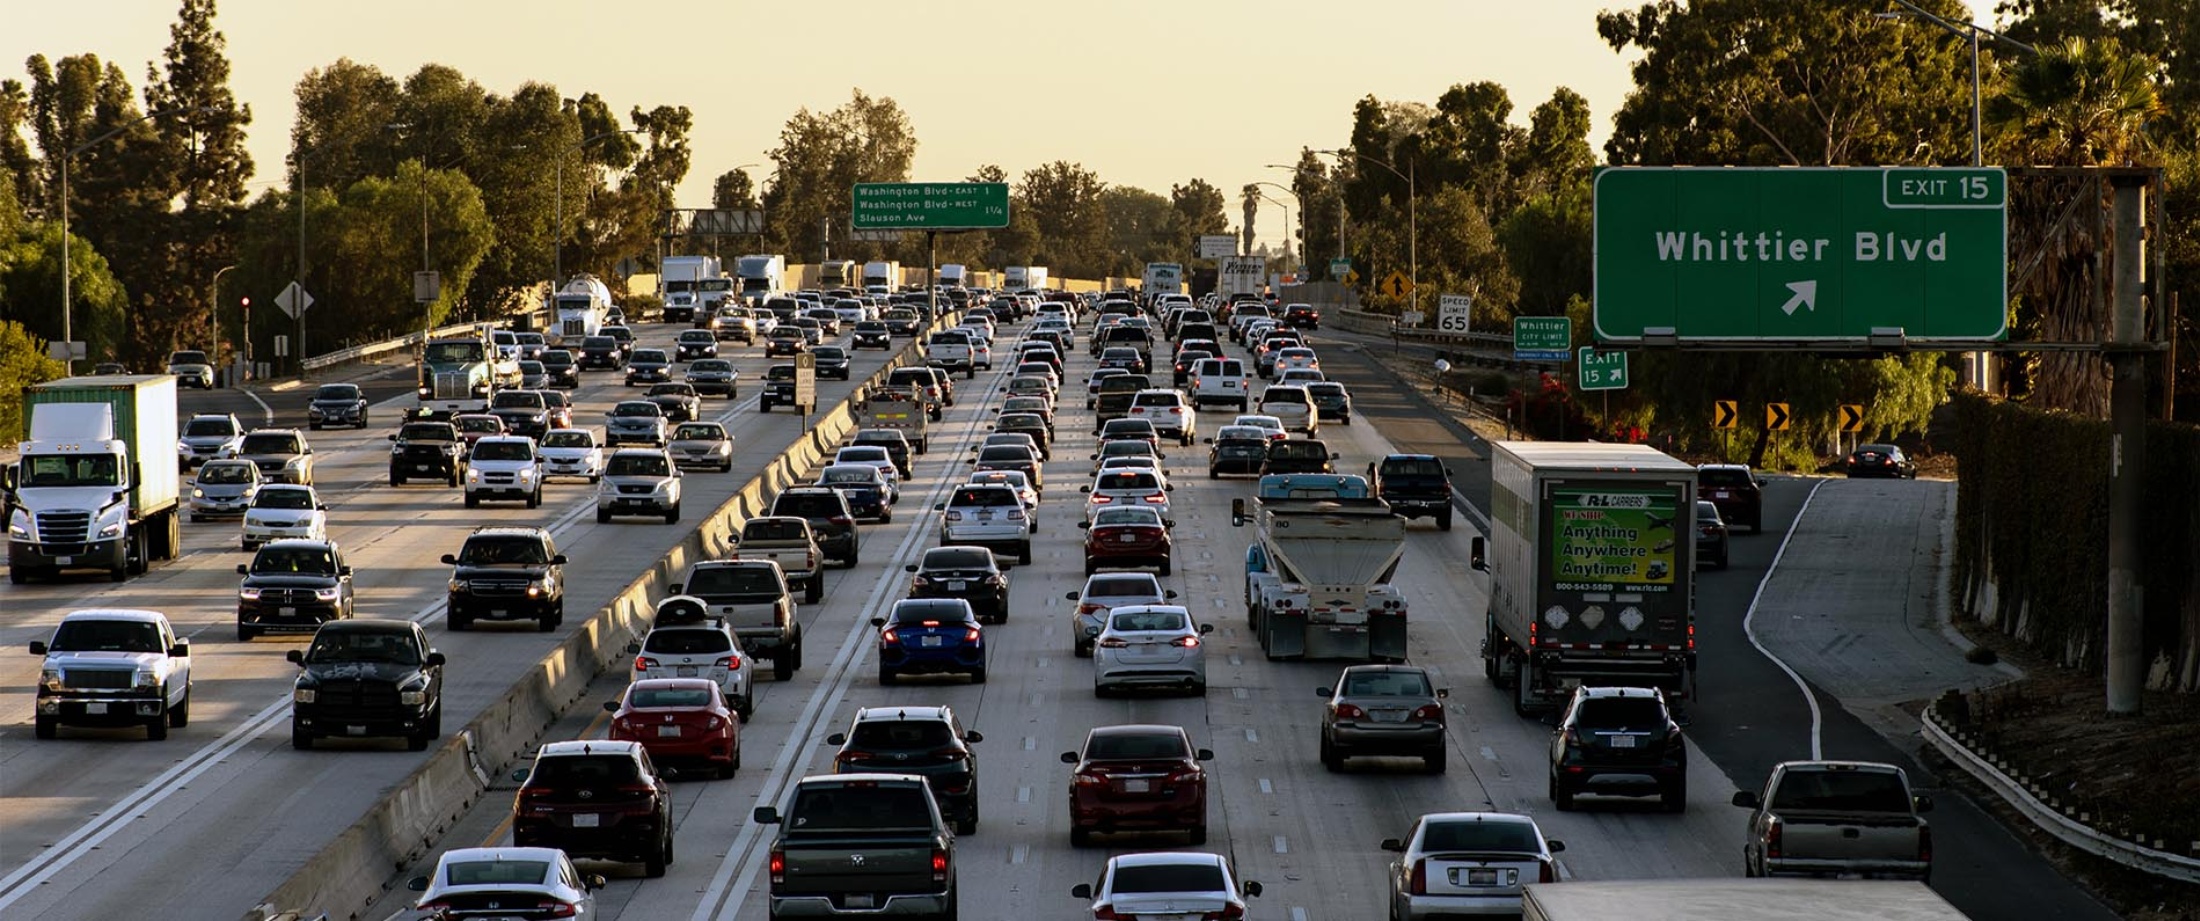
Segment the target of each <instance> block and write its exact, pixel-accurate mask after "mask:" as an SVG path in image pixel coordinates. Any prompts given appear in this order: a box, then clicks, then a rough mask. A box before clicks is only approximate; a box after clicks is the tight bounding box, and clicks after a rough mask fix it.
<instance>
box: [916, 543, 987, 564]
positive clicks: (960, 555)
mask: <svg viewBox="0 0 2200 921" xmlns="http://www.w3.org/2000/svg"><path fill="white" fill-rule="evenodd" d="M923 568H925V569H992V568H993V551H991V550H984V549H970V548H965V547H940V548H937V549H933V550H927V551H925V554H924V567H923Z"/></svg>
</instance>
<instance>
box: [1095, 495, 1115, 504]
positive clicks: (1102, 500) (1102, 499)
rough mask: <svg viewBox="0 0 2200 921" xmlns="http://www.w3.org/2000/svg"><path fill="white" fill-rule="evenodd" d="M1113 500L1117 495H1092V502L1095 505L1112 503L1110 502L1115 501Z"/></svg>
mask: <svg viewBox="0 0 2200 921" xmlns="http://www.w3.org/2000/svg"><path fill="white" fill-rule="evenodd" d="M1113 501H1115V497H1114V496H1094V497H1092V504H1094V505H1106V504H1108V503H1110V502H1113Z"/></svg>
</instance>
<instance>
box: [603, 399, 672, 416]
mask: <svg viewBox="0 0 2200 921" xmlns="http://www.w3.org/2000/svg"><path fill="white" fill-rule="evenodd" d="M611 414H612V415H614V416H658V415H663V414H664V413H663V410H660V409H658V408H657V404H655V403H636V402H628V403H621V404H619V405H617V406H614V407H611Z"/></svg>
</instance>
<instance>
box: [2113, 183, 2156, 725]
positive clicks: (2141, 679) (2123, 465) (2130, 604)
mask: <svg viewBox="0 0 2200 921" xmlns="http://www.w3.org/2000/svg"><path fill="white" fill-rule="evenodd" d="M2109 182H2110V185H2111V186H2112V187H2113V188H2114V190H2115V196H2116V198H2115V205H2114V211H2113V214H2114V218H2113V219H2114V221H2115V222H2116V227H2115V231H2114V232H2115V239H2116V249H2115V256H2114V257H2113V258H2114V259H2115V275H2114V277H2113V278H2112V279H2111V283H2112V284H2113V285H2114V292H2115V293H2114V294H2113V295H2112V300H2111V301H2110V311H2111V313H2110V319H2109V339H2110V341H2111V342H2112V344H2113V346H2114V348H2115V351H2113V352H2110V353H2109V356H2108V364H2109V369H2110V378H2109V397H2108V405H2109V410H2108V415H2109V432H2110V434H2109V452H2108V457H2109V471H2108V637H2107V640H2108V649H2107V666H2108V668H2107V671H2108V675H2107V679H2108V687H2107V695H2106V696H2107V704H2108V713H2109V715H2111V716H2134V715H2137V714H2138V712H2139V709H2140V704H2141V699H2142V698H2141V692H2142V691H2144V690H2145V689H2146V655H2145V648H2144V646H2143V645H2142V643H2141V639H2142V633H2143V627H2144V622H2145V621H2144V615H2145V609H2144V607H2143V604H2142V602H2143V601H2144V596H2143V595H2142V592H2143V590H2144V587H2143V586H2142V585H2141V584H2140V582H2139V564H2140V562H2141V557H2142V552H2141V548H2142V547H2144V546H2145V542H2146V533H2145V521H2144V518H2145V510H2146V482H2145V480H2144V477H2145V475H2146V470H2145V464H2144V462H2145V460H2146V454H2147V449H2146V438H2147V415H2146V392H2147V383H2146V355H2145V353H2143V352H2141V351H2139V350H2138V349H2139V345H2140V339H2141V337H2142V336H2144V335H2145V333H2146V301H2145V292H2144V290H2143V289H2142V287H2141V286H2142V284H2143V283H2144V271H2145V259H2146V243H2145V241H2144V239H2142V235H2143V234H2144V233H2145V231H2146V228H2145V219H2146V218H2145V215H2146V183H2147V180H2146V179H2145V178H2143V177H2140V176H2121V175H2120V176H2114V177H2112V178H2111V179H2110V180H2109Z"/></svg>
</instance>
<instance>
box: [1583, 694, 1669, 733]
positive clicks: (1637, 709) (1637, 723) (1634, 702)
mask: <svg viewBox="0 0 2200 921" xmlns="http://www.w3.org/2000/svg"><path fill="white" fill-rule="evenodd" d="M1576 721H1577V722H1579V723H1580V724H1581V725H1583V726H1588V727H1592V728H1596V729H1641V730H1662V729H1664V728H1665V711H1664V709H1663V708H1661V707H1659V706H1658V702H1657V701H1655V700H1652V699H1650V698H1648V697H1592V698H1589V699H1588V700H1584V701H1582V702H1581V710H1580V716H1579V717H1577V719H1576Z"/></svg>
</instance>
